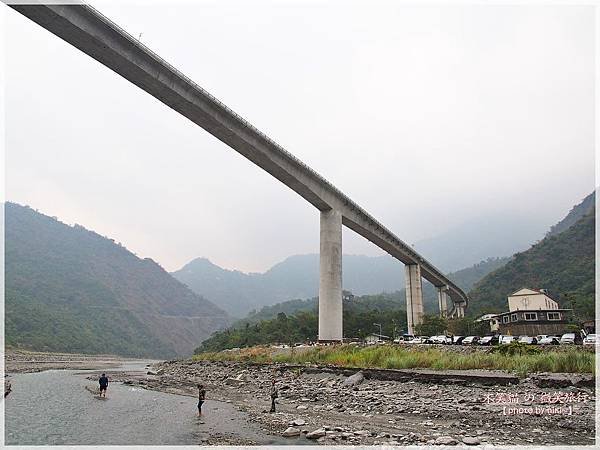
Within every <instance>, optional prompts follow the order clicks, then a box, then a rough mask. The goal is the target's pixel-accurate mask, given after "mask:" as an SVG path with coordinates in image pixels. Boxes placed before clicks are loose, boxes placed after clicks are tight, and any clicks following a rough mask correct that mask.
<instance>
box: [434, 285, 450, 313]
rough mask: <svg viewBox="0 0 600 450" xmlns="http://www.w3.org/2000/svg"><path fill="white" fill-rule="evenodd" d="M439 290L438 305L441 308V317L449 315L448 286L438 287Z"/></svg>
mask: <svg viewBox="0 0 600 450" xmlns="http://www.w3.org/2000/svg"><path fill="white" fill-rule="evenodd" d="M437 291H438V307H439V310H440V317H447V315H448V287H447V286H440V287H438V288H437Z"/></svg>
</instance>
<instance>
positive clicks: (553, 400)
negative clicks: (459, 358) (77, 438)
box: [123, 360, 595, 445]
mask: <svg viewBox="0 0 600 450" xmlns="http://www.w3.org/2000/svg"><path fill="white" fill-rule="evenodd" d="M273 378H274V379H275V380H277V386H278V389H279V399H278V408H277V412H276V413H275V414H270V413H268V410H269V406H270V399H269V389H270V385H271V380H272V379H273ZM572 378H573V377H572V376H571V375H569V376H563V377H561V376H560V375H559V376H556V375H552V376H543V375H541V376H538V377H530V378H526V379H522V380H519V381H518V384H512V385H511V384H509V385H505V386H497V385H483V384H479V383H477V382H476V380H475V379H474V380H475V381H469V380H464V379H463V380H460V379H456V377H453V376H452V374H448V376H447V378H445V379H444V378H443V377H442V378H437V379H427V378H415V380H420V381H415V380H404V381H385V380H378V379H374V378H366V377H364V376H363V374H362V373H360V374H356V375H353V376H350V377H348V376H346V374H342V373H335V372H332V371H329V370H323V371H319V370H318V369H315V368H312V369H311V370H304V369H302V368H299V367H290V366H285V365H277V364H271V365H257V364H245V363H239V362H219V361H216V362H215V361H197V362H194V361H189V360H188V361H170V362H164V363H160V364H158V365H157V366H155V367H153V368H152V370H149V371H148V374H147V375H146V376H145V377H142V378H139V377H138V378H135V379H134V378H132V379H126V377H125V379H124V380H123V381H124V382H125V383H129V384H135V385H139V386H143V387H146V388H148V389H154V390H159V391H163V392H171V393H177V394H183V395H190V396H195V395H196V393H197V391H196V387H195V386H196V384H197V383H198V382H202V383H203V384H204V385H205V386H206V389H207V397H208V398H211V399H216V400H221V401H225V402H228V403H232V404H233V405H234V406H236V407H237V408H238V409H239V410H241V411H245V412H247V413H248V414H249V417H250V420H252V421H254V422H256V423H258V424H259V425H260V426H261V427H262V429H263V430H264V431H265V432H266V433H269V434H279V435H282V436H290V439H289V440H290V444H295V443H297V442H298V439H303V440H304V439H310V440H312V441H313V442H315V443H319V444H329V445H331V444H353V445H373V444H382V445H384V444H389V445H423V444H439V445H452V444H459V443H463V444H468V445H479V444H482V445H483V444H496V445H532V444H540V445H542V444H545V445H561V444H562V445H575V444H576V445H592V444H593V443H594V440H593V439H594V434H595V431H594V430H595V424H594V412H595V390H594V388H593V387H590V385H591V386H593V383H590V380H589V379H587V380H583V379H579V380H576V381H577V384H573V382H572ZM588 378H589V377H588ZM582 380H583V381H585V382H582ZM561 386H562V387H561ZM208 414H210V412H208ZM298 436H299V437H298Z"/></svg>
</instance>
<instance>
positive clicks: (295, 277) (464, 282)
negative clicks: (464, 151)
mask: <svg viewBox="0 0 600 450" xmlns="http://www.w3.org/2000/svg"><path fill="white" fill-rule="evenodd" d="M508 259H509V258H488V259H487V260H486V261H481V262H479V263H477V264H475V265H473V266H471V267H468V268H465V269H461V270H458V271H456V272H453V273H450V274H448V276H449V277H450V279H452V280H453V281H454V282H455V283H457V284H458V285H459V286H460V287H461V288H462V289H464V290H465V292H466V291H468V290H469V289H471V287H472V286H473V284H474V283H475V282H476V281H479V280H480V279H481V278H483V276H484V275H486V274H487V273H489V272H491V271H492V270H495V269H497V268H498V267H500V266H502V265H503V264H505V263H506V261H508ZM342 261H343V262H342V265H343V276H342V280H343V285H344V289H345V290H348V291H351V292H352V293H353V294H354V295H357V296H360V295H374V294H380V293H384V292H385V293H394V292H397V291H403V290H404V265H403V264H402V263H400V262H399V261H397V260H395V259H394V258H392V257H391V256H389V255H385V256H376V257H369V256H364V255H343V260H342ZM173 276H174V277H175V278H177V279H178V280H179V281H181V282H182V283H184V284H186V285H187V286H189V287H190V288H191V289H192V290H194V291H195V292H197V293H199V294H201V295H204V296H206V297H207V298H210V299H211V300H213V301H214V302H215V303H216V304H218V305H219V306H220V307H221V308H223V309H225V310H226V311H227V312H229V313H230V314H231V315H232V316H234V317H238V318H239V317H245V316H247V315H249V314H252V312H253V311H258V310H261V309H262V308H264V307H269V306H271V305H276V304H281V303H285V302H287V301H289V300H297V299H310V298H313V297H316V296H317V295H318V292H319V255H317V254H308V255H295V256H290V257H289V258H286V259H285V260H284V261H282V262H280V263H278V264H276V265H275V266H273V267H272V268H271V269H269V270H268V271H267V272H265V273H263V274H260V273H251V274H245V273H243V272H239V271H233V270H227V269H222V268H220V267H219V266H217V265H215V264H213V263H211V262H210V261H209V260H208V259H206V258H197V259H195V260H193V261H191V262H190V263H188V264H186V265H185V266H184V267H183V268H182V269H181V270H179V271H177V272H174V273H173ZM423 289H424V297H425V298H424V302H425V307H426V308H427V309H430V310H433V309H434V308H437V297H436V296H437V294H436V293H435V290H434V289H433V287H432V286H431V285H429V284H428V283H425V284H424V288H423ZM402 298H404V294H402ZM284 308H285V307H284Z"/></svg>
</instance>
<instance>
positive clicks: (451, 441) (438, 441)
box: [435, 436, 458, 445]
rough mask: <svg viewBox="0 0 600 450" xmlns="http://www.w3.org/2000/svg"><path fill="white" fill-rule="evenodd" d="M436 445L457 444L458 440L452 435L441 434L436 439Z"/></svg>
mask: <svg viewBox="0 0 600 450" xmlns="http://www.w3.org/2000/svg"><path fill="white" fill-rule="evenodd" d="M435 444H436V445H456V444H458V441H457V440H456V439H454V438H453V437H450V436H440V437H439V438H437V439H436V440H435Z"/></svg>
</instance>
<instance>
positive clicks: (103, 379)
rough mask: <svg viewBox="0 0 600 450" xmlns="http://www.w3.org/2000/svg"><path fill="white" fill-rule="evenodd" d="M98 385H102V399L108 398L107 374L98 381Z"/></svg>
mask: <svg viewBox="0 0 600 450" xmlns="http://www.w3.org/2000/svg"><path fill="white" fill-rule="evenodd" d="M98 383H100V397H106V389H107V388H108V377H107V376H106V374H105V373H103V374H102V376H101V377H100V379H99V380H98Z"/></svg>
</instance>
